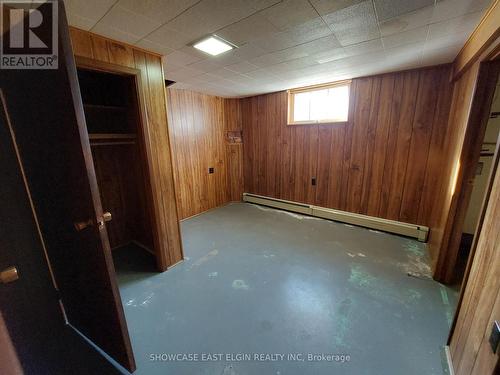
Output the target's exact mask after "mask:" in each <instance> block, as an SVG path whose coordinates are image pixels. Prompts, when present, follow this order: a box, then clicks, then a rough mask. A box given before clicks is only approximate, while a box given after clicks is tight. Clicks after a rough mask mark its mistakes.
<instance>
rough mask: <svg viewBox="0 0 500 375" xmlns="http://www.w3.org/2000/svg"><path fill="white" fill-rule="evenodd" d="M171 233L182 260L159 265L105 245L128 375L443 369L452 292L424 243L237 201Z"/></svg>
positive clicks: (359, 373)
mask: <svg viewBox="0 0 500 375" xmlns="http://www.w3.org/2000/svg"><path fill="white" fill-rule="evenodd" d="M181 230H182V237H183V244H184V253H185V255H186V258H185V261H184V262H183V263H181V264H179V265H177V266H175V267H173V268H172V269H171V270H169V271H167V272H164V273H161V274H159V273H155V272H154V259H152V257H151V256H150V255H149V254H147V253H145V252H144V251H141V250H138V248H136V247H133V246H129V247H126V248H124V249H120V250H117V251H116V252H115V253H114V258H115V265H116V269H117V272H118V282H119V286H120V292H121V297H122V300H123V303H124V309H125V315H126V319H127V324H128V328H129V331H130V336H131V340H132V346H133V349H134V353H135V358H136V362H137V371H136V372H135V373H134V374H137V375H143V374H148V375H149V374H153V375H154V374H170V373H171V374H301V375H302V374H341V375H342V374H346V375H347V374H353V375H354V374H355V375H363V374H377V375H378V374H384V375H391V374H394V375H400V374H405V375H412V374H415V375H422V374H426V375H431V374H439V375H441V374H443V370H442V358H441V351H442V347H443V345H444V344H445V342H446V338H447V335H448V330H449V322H450V319H452V317H453V311H454V308H455V305H456V300H457V293H456V292H455V291H453V290H451V289H449V288H447V287H445V286H442V285H440V284H439V283H437V282H435V281H433V280H431V279H429V278H428V277H429V276H430V267H429V259H428V257H427V250H426V245H425V244H423V243H420V242H418V241H414V240H411V239H408V238H403V237H399V236H396V235H391V234H387V233H383V232H379V231H371V230H368V229H364V228H359V227H354V226H351V225H345V224H342V223H336V222H332V221H328V220H323V219H317V218H313V219H310V218H309V217H307V216H303V215H298V214H290V213H285V212H284V211H279V210H275V209H271V208H267V207H260V206H256V205H251V204H246V203H235V204H230V205H227V206H224V207H221V208H218V209H215V210H212V211H209V212H207V213H204V214H202V215H199V216H196V217H194V218H192V219H189V220H185V221H183V222H182V224H181ZM409 273H410V274H411V273H413V274H415V275H417V276H419V277H413V276H409V275H408V274H409ZM415 275H414V276H415ZM204 353H211V354H222V356H220V357H219V356H211V357H210V358H211V359H210V360H206V361H202V360H200V359H201V356H202V355H203V354H204ZM161 354H198V355H199V357H198V358H199V360H197V361H187V360H155V359H154V358H163V357H158V356H157V357H152V356H151V355H161ZM237 354H241V356H237ZM243 354H251V356H252V358H253V355H254V354H284V356H283V357H280V356H275V357H272V358H283V359H279V360H235V358H246V357H245V356H243ZM322 354H336V355H343V357H340V356H337V357H332V358H337V360H331V358H330V360H327V359H326V357H321V355H322ZM226 355H228V356H226ZM308 356H309V357H308ZM346 356H348V357H349V360H345V359H346V358H347V357H346ZM264 357H265V356H263V358H264ZM259 358H260V357H259ZM308 358H311V360H308ZM338 358H343V360H338Z"/></svg>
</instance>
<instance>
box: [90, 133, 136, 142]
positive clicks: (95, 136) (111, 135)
mask: <svg viewBox="0 0 500 375" xmlns="http://www.w3.org/2000/svg"><path fill="white" fill-rule="evenodd" d="M136 138H137V134H134V133H91V134H89V139H91V140H99V139H107V140H113V139H117V140H125V139H136Z"/></svg>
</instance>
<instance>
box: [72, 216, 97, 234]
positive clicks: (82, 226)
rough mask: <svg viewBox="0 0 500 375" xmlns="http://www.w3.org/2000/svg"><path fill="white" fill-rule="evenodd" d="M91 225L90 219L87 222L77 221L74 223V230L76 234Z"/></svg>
mask: <svg viewBox="0 0 500 375" xmlns="http://www.w3.org/2000/svg"><path fill="white" fill-rule="evenodd" d="M92 224H93V223H92V219H88V220H87V221H79V222H76V223H75V228H76V231H77V232H80V231H82V230H84V229H85V228H88V227H90V226H92Z"/></svg>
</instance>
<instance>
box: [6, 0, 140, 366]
mask: <svg viewBox="0 0 500 375" xmlns="http://www.w3.org/2000/svg"><path fill="white" fill-rule="evenodd" d="M58 21H59V36H58V43H59V57H58V69H51V70H8V71H6V70H2V69H0V89H1V90H2V92H3V95H4V98H5V103H4V106H5V108H6V110H7V113H8V115H9V118H10V124H11V127H12V130H13V134H14V136H15V142H16V145H17V147H18V150H19V154H20V158H21V160H22V165H23V167H24V171H25V174H26V178H27V183H28V186H29V189H30V191H31V197H32V200H33V204H34V209H35V212H36V216H37V218H38V221H39V224H40V229H41V233H42V235H43V240H44V243H45V247H46V250H47V253H48V257H49V260H50V263H51V266H52V269H53V271H54V275H55V280H56V283H57V286H58V289H59V292H60V298H61V300H62V303H63V305H64V308H65V312H66V316H67V320H68V322H69V324H70V325H71V326H72V327H74V328H75V329H77V330H78V331H79V332H81V333H82V334H83V335H85V336H86V337H87V338H89V339H90V340H91V341H93V342H94V343H95V344H96V345H97V346H99V347H100V348H101V349H102V350H104V351H105V352H106V353H108V354H109V355H110V356H111V357H113V358H114V359H115V360H116V361H117V362H119V363H120V364H122V365H123V366H124V367H125V368H127V369H129V370H130V371H133V370H135V363H134V358H133V354H132V348H131V345H130V339H129V335H128V330H127V325H126V322H125V318H124V312H123V307H122V303H121V299H120V294H119V291H118V287H117V283H116V277H115V270H114V266H113V261H112V258H111V251H110V247H109V241H108V237H107V232H106V226H105V222H104V220H103V212H102V207H101V202H100V198H99V192H98V188H97V183H96V177H95V171H94V166H93V163H92V155H91V151H90V146H89V140H88V135H87V131H86V125H85V118H84V115H83V106H82V101H81V96H80V91H79V86H78V79H77V75H76V67H75V62H74V58H73V54H72V50H71V45H70V40H69V31H68V26H67V23H66V17H65V13H64V8H63V6H62V2H60V3H59V20H58ZM32 308H36V305H33V306H32Z"/></svg>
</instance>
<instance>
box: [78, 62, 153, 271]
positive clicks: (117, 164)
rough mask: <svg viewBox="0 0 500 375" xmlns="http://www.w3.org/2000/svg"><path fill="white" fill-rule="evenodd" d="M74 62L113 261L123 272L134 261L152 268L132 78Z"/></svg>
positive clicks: (149, 213) (141, 140)
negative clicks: (145, 263)
mask: <svg viewBox="0 0 500 375" xmlns="http://www.w3.org/2000/svg"><path fill="white" fill-rule="evenodd" d="M102 68H103V67H102V66H100V67H96V66H89V64H85V63H84V62H82V61H77V72H78V80H79V85H80V92H81V95H82V101H83V108H84V113H85V120H86V126H87V132H88V136H89V141H90V148H91V152H92V159H93V164H94V168H95V171H96V179H97V184H98V188H99V195H100V197H101V202H102V206H103V210H104V212H105V218H106V220H108V221H109V222H108V223H107V229H108V237H109V242H110V247H111V250H112V254H113V257H114V258H115V259H116V258H117V257H118V258H119V259H120V261H121V263H120V264H125V265H126V266H127V267H128V268H132V269H133V268H134V267H138V268H140V267H141V266H140V265H134V260H133V259H135V258H136V256H134V254H135V253H138V254H137V256H139V257H141V258H143V259H146V262H147V263H148V264H150V265H152V266H153V267H154V264H155V261H156V256H157V253H158V248H157V246H155V245H156V244H155V233H154V230H153V228H154V225H153V222H152V218H153V214H152V206H151V204H150V202H151V199H152V198H151V196H150V194H148V192H149V186H150V181H149V178H148V176H149V173H148V163H147V157H146V152H145V145H144V139H145V138H144V136H143V134H142V129H143V126H144V123H143V121H142V113H141V108H140V100H139V92H138V89H137V81H136V79H137V77H136V75H135V74H134V72H124V71H123V69H121V68H120V67H115V66H111V64H110V66H109V67H107V69H105V70H103V69H102ZM139 253H140V255H139Z"/></svg>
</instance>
